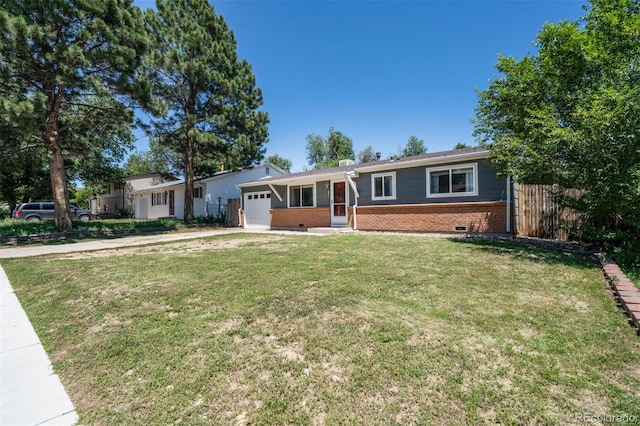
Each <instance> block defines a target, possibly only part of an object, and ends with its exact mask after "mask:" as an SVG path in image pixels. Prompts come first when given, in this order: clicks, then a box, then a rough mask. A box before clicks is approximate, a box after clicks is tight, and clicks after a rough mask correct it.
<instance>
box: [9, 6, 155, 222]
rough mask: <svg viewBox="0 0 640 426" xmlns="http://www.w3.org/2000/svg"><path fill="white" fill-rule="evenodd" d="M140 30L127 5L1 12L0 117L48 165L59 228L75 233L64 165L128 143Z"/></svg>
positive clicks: (116, 151) (135, 13)
mask: <svg viewBox="0 0 640 426" xmlns="http://www.w3.org/2000/svg"><path fill="white" fill-rule="evenodd" d="M141 24H142V13H141V12H140V10H139V9H138V8H135V7H132V6H131V1H130V0H110V1H103V0H86V1H82V2H77V1H73V0H48V1H40V0H6V1H4V2H3V7H2V9H0V82H1V83H0V97H2V98H3V100H4V102H1V103H0V116H2V117H3V120H4V124H5V125H8V126H11V134H12V135H13V136H12V140H13V141H16V143H19V144H21V145H22V147H23V148H25V149H26V148H28V149H33V148H36V149H37V152H38V155H40V156H41V158H43V159H46V160H47V162H48V168H49V175H50V179H51V189H52V192H53V201H54V206H55V226H56V228H57V229H59V230H66V229H71V227H72V222H71V217H70V215H69V189H68V184H67V179H68V175H67V173H68V170H67V168H66V165H65V160H69V159H77V158H85V159H87V160H88V163H95V162H94V161H93V160H94V159H96V158H99V157H100V156H103V155H105V154H106V155H107V156H109V155H110V154H112V155H115V156H118V155H122V153H123V151H122V146H123V144H127V143H130V142H131V131H130V126H129V123H130V122H131V120H132V118H133V116H132V113H131V111H130V110H129V109H128V108H127V106H126V105H125V103H124V101H125V99H126V98H125V97H123V94H125V93H127V94H133V93H138V94H139V93H141V92H137V90H138V89H139V86H137V85H136V84H135V80H134V78H133V77H134V74H135V72H136V69H137V66H138V63H139V61H138V58H139V57H140V55H141V53H142V52H143V51H144V48H145V40H144V31H143V27H142V25H141ZM140 81H142V80H140ZM105 132H107V133H108V134H107V135H105ZM0 137H2V136H0ZM16 148H17V150H18V151H20V150H21V147H20V146H16Z"/></svg>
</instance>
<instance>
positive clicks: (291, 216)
mask: <svg viewBox="0 0 640 426" xmlns="http://www.w3.org/2000/svg"><path fill="white" fill-rule="evenodd" d="M301 225H302V226H301ZM327 226H331V210H329V207H316V208H300V209H273V210H271V227H272V228H296V229H298V228H319V227H327Z"/></svg>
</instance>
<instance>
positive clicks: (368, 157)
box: [358, 145, 379, 163]
mask: <svg viewBox="0 0 640 426" xmlns="http://www.w3.org/2000/svg"><path fill="white" fill-rule="evenodd" d="M378 159H379V158H378V153H377V152H376V150H375V149H374V148H373V147H372V146H371V145H369V146H367V147H365V148H364V149H363V150H362V151H360V152H359V153H358V163H369V162H371V161H376V160H378Z"/></svg>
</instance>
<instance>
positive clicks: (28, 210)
mask: <svg viewBox="0 0 640 426" xmlns="http://www.w3.org/2000/svg"><path fill="white" fill-rule="evenodd" d="M70 206H71V207H70V210H71V217H72V219H73V218H75V219H78V220H80V221H81V222H88V221H89V220H91V213H90V212H89V210H88V209H82V208H80V206H78V205H77V204H75V203H71V204H70ZM13 218H14V219H24V220H28V221H32V222H39V221H41V220H43V219H53V218H54V210H53V203H52V202H51V201H45V202H42V201H34V202H31V203H24V204H20V205H19V206H18V207H16V209H15V210H14V211H13Z"/></svg>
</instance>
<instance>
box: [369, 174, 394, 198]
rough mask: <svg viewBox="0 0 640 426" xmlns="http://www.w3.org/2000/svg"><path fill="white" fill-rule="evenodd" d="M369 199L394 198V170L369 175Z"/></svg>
mask: <svg viewBox="0 0 640 426" xmlns="http://www.w3.org/2000/svg"><path fill="white" fill-rule="evenodd" d="M371 199H372V200H395V199H396V172H388V173H376V174H373V175H371Z"/></svg>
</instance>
